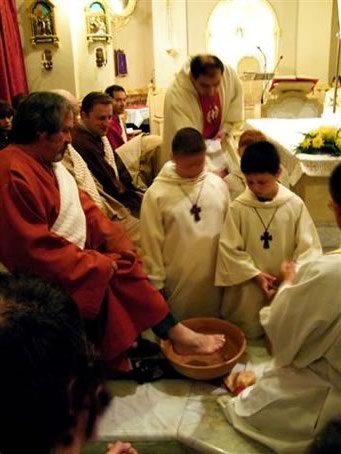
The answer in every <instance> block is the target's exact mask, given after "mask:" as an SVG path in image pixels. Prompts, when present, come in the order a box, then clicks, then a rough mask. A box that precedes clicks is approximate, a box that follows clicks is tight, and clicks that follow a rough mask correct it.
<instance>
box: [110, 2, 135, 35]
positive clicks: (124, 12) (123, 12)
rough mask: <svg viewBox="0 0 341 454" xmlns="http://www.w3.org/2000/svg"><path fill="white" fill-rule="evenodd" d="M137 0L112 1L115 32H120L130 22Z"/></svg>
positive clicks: (111, 7)
mask: <svg viewBox="0 0 341 454" xmlns="http://www.w3.org/2000/svg"><path fill="white" fill-rule="evenodd" d="M136 1H137V0H110V9H111V18H112V22H113V25H114V29H115V31H118V30H120V29H121V28H122V27H124V26H125V25H126V24H127V23H128V22H129V20H130V18H131V16H132V14H133V12H134V10H135V7H136Z"/></svg>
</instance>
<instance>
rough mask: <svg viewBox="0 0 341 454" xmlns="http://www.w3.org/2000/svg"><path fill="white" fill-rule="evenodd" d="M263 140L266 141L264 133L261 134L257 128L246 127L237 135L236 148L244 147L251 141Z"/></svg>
mask: <svg viewBox="0 0 341 454" xmlns="http://www.w3.org/2000/svg"><path fill="white" fill-rule="evenodd" d="M264 141H266V135H265V134H263V133H262V131H258V129H247V130H246V131H244V132H243V134H242V135H241V136H240V137H239V143H238V148H241V147H244V148H246V147H247V146H248V145H251V144H252V143H256V142H264Z"/></svg>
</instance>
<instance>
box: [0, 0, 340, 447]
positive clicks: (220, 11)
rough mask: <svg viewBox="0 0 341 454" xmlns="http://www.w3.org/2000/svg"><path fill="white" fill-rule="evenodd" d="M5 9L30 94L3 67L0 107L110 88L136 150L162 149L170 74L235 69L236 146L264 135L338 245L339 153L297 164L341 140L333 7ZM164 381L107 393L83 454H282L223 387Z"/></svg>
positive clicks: (217, 2) (59, 4) (172, 375)
mask: <svg viewBox="0 0 341 454" xmlns="http://www.w3.org/2000/svg"><path fill="white" fill-rule="evenodd" d="M7 1H8V3H12V4H13V5H14V7H15V14H16V20H17V23H18V30H19V33H20V40H21V46H22V56H23V66H24V80H25V81H26V82H25V83H24V85H20V83H21V82H18V81H17V80H15V79H16V76H15V75H14V74H11V75H10V76H9V74H10V70H11V68H9V69H8V70H7V78H8V76H9V78H11V77H13V83H12V82H11V80H7V81H6V83H5V80H4V81H0V85H2V88H1V87H0V99H3V100H5V101H7V102H10V101H11V98H12V96H14V95H16V94H18V93H19V92H23V93H32V92H39V91H51V90H67V91H68V92H70V93H71V94H72V95H74V96H75V97H76V98H77V100H78V103H79V105H81V103H82V100H83V98H84V97H85V96H86V95H87V94H88V93H90V92H94V91H96V92H104V90H105V89H106V88H107V87H109V86H111V85H113V84H116V85H119V86H121V87H123V88H124V90H125V92H126V106H125V111H124V115H123V117H122V118H123V120H124V122H125V124H126V132H127V134H128V137H134V138H136V136H137V135H138V134H139V133H141V132H143V133H150V134H152V135H155V136H159V139H160V142H161V141H162V138H163V136H164V128H165V127H166V126H167V122H166V121H165V111H164V108H165V96H166V92H167V89H168V88H169V87H170V86H171V84H172V83H173V81H174V78H175V76H176V74H177V73H178V72H179V71H180V70H181V68H182V67H183V65H184V64H185V63H186V61H188V59H189V58H190V57H192V56H195V55H201V54H212V55H216V56H217V57H219V59H220V60H221V61H222V62H223V63H224V64H226V65H229V66H230V67H232V69H233V70H234V71H235V73H236V74H237V76H238V78H239V81H240V83H241V87H242V91H243V110H244V119H243V120H242V121H239V122H238V124H236V125H235V128H234V130H233V140H234V141H235V143H238V140H239V137H240V136H241V134H242V133H243V132H244V131H245V130H258V131H261V132H262V133H263V134H264V135H265V136H266V138H267V140H268V141H269V142H271V143H272V144H274V145H275V147H276V148H277V150H278V153H279V156H280V159H281V165H282V180H281V182H282V184H283V185H284V186H286V187H287V188H290V190H292V191H293V192H294V193H295V194H297V195H298V196H299V197H300V198H301V199H302V200H303V201H304V203H305V205H306V207H307V209H308V212H309V214H310V216H311V218H312V220H313V222H314V224H315V226H316V229H317V232H318V235H319V239H320V241H321V244H322V248H323V252H324V253H328V252H330V251H332V250H335V249H336V248H338V247H339V246H340V230H339V228H337V226H336V224H335V217H334V215H333V212H332V211H331V210H330V208H329V207H328V205H327V201H328V199H329V177H330V175H331V173H332V171H333V169H334V168H335V167H336V166H337V165H338V164H340V163H341V153H340V154H338V155H327V154H314V155H309V154H303V155H302V154H299V152H298V151H297V148H298V147H299V144H300V143H303V140H304V138H305V137H307V136H306V134H309V133H310V131H313V130H316V129H318V128H320V127H331V128H334V129H335V130H339V128H341V93H340V94H339V93H338V86H339V85H338V84H339V73H340V65H339V60H340V41H341V40H340V35H339V30H340V29H339V14H338V7H341V3H340V2H339V1H337V0H95V1H94V0H72V1H70V0H45V1H33V0H13V1H12V0H4V3H6V2H7ZM0 12H1V6H0ZM340 12H341V11H340ZM0 37H1V40H2V41H3V42H4V48H6V47H9V48H10V46H9V44H10V43H9V41H11V37H10V36H3V31H2V29H0ZM7 45H8V46H7ZM1 52H2V51H1ZM1 52H0V55H1ZM5 52H6V51H5ZM12 57H13V55H12ZM5 60H6V59H5ZM2 61H4V60H2ZM7 63H8V60H7ZM0 75H3V76H4V77H5V75H6V71H0ZM3 82H4V83H3ZM18 84H19V85H18ZM25 84H26V88H25ZM18 87H19V88H18ZM134 140H136V139H134ZM128 143H129V141H128ZM303 146H304V145H303ZM1 153H2V150H1V151H0V154H1ZM121 157H122V156H121ZM122 159H123V158H122ZM123 161H124V162H125V163H126V161H125V160H124V159H123ZM185 196H187V194H186V193H185ZM187 198H189V197H187ZM189 200H190V201H191V203H192V204H193V206H192V208H193V207H194V206H195V205H196V204H194V202H193V201H192V200H191V199H190V198H189ZM199 219H200V217H199ZM270 222H271V221H270ZM264 227H265V225H264ZM284 228H285V227H284ZM265 233H268V232H267V229H266V228H265ZM264 244H265V243H264ZM265 247H266V246H264V248H265ZM0 260H1V257H0ZM147 337H149V338H153V335H152V334H151V333H147ZM247 355H248V357H247V358H246V354H244V356H243V357H242V360H240V361H239V362H243V361H244V363H245V362H247V361H251V362H252V364H253V366H254V367H255V369H256V370H257V374H258V373H260V372H259V371H260V370H261V369H262V367H263V364H264V363H265V362H267V361H268V360H269V358H270V357H269V351H268V350H267V349H266V348H265V346H264V340H259V339H258V340H253V341H250V342H249V343H248V346H247ZM168 374H169V375H168V376H167V374H166V379H161V380H156V381H155V382H151V383H144V384H138V383H136V381H133V380H126V379H115V380H112V381H110V382H109V383H108V387H109V389H110V391H111V392H112V394H113V396H114V399H113V400H112V402H111V403H110V406H109V408H108V409H107V411H106V412H105V414H104V416H103V417H102V419H101V422H100V423H99V427H98V434H97V439H96V441H90V442H88V443H87V444H86V446H85V448H83V451H82V452H84V453H88V454H91V453H102V452H105V449H106V446H107V443H112V442H115V441H116V440H126V441H129V442H131V443H132V444H133V445H134V446H135V448H136V449H137V451H138V452H139V453H141V454H143V453H148V454H150V453H155V454H168V453H169V454H185V453H212V454H218V453H220V454H223V453H226V454H227V453H229V454H234V453H235V454H244V453H248V454H252V453H268V452H274V451H272V449H271V448H270V447H268V446H265V444H263V443H262V438H261V436H259V437H258V439H257V441H255V440H254V439H252V438H250V437H248V436H247V435H245V432H244V433H243V434H242V433H240V431H237V430H235V428H234V427H233V425H232V424H231V423H230V422H228V421H227V420H226V417H225V414H224V413H225V410H224V405H225V401H224V396H225V394H226V387H224V385H223V384H222V380H221V379H215V380H210V381H200V380H192V379H189V378H185V377H182V376H181V375H180V374H178V373H176V372H172V369H171V368H169V369H168ZM217 402H218V403H217ZM222 409H223V411H222ZM284 438H285V437H284ZM278 452H290V451H278ZM291 452H303V451H299V450H297V451H291Z"/></svg>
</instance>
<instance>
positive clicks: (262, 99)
mask: <svg viewBox="0 0 341 454" xmlns="http://www.w3.org/2000/svg"><path fill="white" fill-rule="evenodd" d="M257 50H259V52H260V53H261V54H262V57H263V60H264V69H263V73H264V77H265V75H266V66H267V60H266V55H265V53H264V52H263V50H262V48H261V47H260V46H257ZM266 85H267V84H266V83H265V84H264V86H263V90H262V95H261V99H260V102H261V104H263V103H264V93H265V88H266Z"/></svg>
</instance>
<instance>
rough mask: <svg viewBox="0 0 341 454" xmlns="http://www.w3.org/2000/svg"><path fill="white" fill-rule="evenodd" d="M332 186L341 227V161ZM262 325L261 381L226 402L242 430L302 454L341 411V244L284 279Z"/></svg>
mask: <svg viewBox="0 0 341 454" xmlns="http://www.w3.org/2000/svg"><path fill="white" fill-rule="evenodd" d="M330 187H331V194H332V202H331V207H332V208H333V210H334V212H335V216H336V220H337V223H338V225H339V227H340V228H341V166H340V165H339V166H338V167H337V168H336V169H335V170H334V172H333V174H332V177H331V184H330ZM261 322H262V325H263V327H264V329H265V332H266V334H267V336H268V338H269V340H270V342H271V344H272V352H273V360H272V362H271V363H270V364H269V366H268V368H267V370H266V371H265V372H264V374H263V376H262V377H261V378H260V379H259V380H257V382H256V384H255V385H253V386H252V387H250V388H247V389H246V390H244V391H243V392H242V393H241V394H239V395H238V396H237V397H235V398H233V399H231V398H228V397H223V398H221V399H220V404H221V406H222V407H223V411H224V413H225V415H226V417H227V419H228V420H229V422H230V423H231V424H233V426H234V427H235V428H236V429H237V430H239V431H241V432H242V433H244V434H246V435H248V436H250V437H252V438H254V439H256V440H258V441H260V442H261V443H264V444H265V445H267V446H269V447H270V448H272V449H274V450H275V451H276V452H279V453H290V454H295V453H303V452H305V450H306V448H307V447H308V445H309V444H310V443H311V441H312V440H313V438H314V436H315V435H316V434H317V433H318V432H319V431H320V430H321V428H322V427H323V426H324V425H325V424H326V423H327V422H328V421H329V420H330V419H331V418H333V417H335V416H338V415H340V413H341V356H340V351H341V249H339V250H337V251H335V252H334V253H332V254H330V255H326V256H323V257H320V258H319V259H317V260H313V261H311V262H310V263H306V264H304V265H303V266H302V267H301V268H300V269H299V271H298V274H297V276H293V278H291V279H290V278H288V280H287V281H284V282H283V284H282V286H281V287H280V289H279V291H278V293H277V295H276V297H275V299H274V300H273V302H272V303H271V305H270V306H268V307H265V308H263V309H262V310H261ZM328 452H330V451H328Z"/></svg>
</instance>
